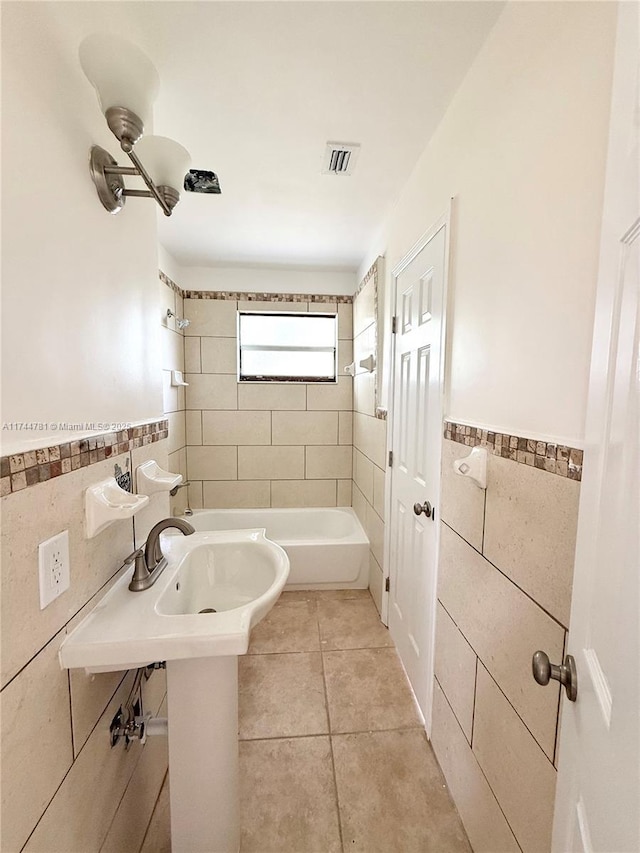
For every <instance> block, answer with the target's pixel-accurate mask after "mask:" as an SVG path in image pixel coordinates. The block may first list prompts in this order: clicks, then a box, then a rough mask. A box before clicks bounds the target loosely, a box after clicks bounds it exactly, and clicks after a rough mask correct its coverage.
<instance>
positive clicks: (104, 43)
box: [80, 34, 191, 216]
mask: <svg viewBox="0 0 640 853" xmlns="http://www.w3.org/2000/svg"><path fill="white" fill-rule="evenodd" d="M80 64H81V66H82V70H83V71H84V73H85V75H86V76H87V79H88V80H89V82H90V83H91V84H92V85H93V87H94V88H95V90H96V92H97V95H98V101H99V103H100V108H101V109H102V112H103V113H104V116H105V118H106V120H107V124H108V126H109V129H110V130H111V132H112V133H113V135H114V136H115V137H116V139H117V140H118V142H119V143H120V147H121V149H122V150H123V151H124V152H125V154H126V155H127V156H128V157H129V159H130V160H131V162H132V163H133V166H119V165H118V163H117V161H116V160H115V159H114V158H113V157H112V156H111V155H110V154H109V152H108V151H105V149H104V148H100V146H98V145H94V146H93V147H92V148H91V155H90V164H89V165H90V170H91V177H92V179H93V182H94V184H95V186H96V190H97V192H98V198H99V199H100V201H101V202H102V205H103V207H105V208H106V209H107V210H108V211H109V213H119V212H120V211H121V210H122V208H123V207H124V203H125V201H126V198H127V197H128V196H129V197H136V198H155V200H156V201H157V202H158V204H159V205H160V207H161V208H162V211H163V213H164V214H165V216H171V212H172V211H173V208H174V207H175V206H176V204H177V203H178V201H179V200H180V190H181V189H182V187H183V183H184V176H185V174H186V173H187V172H188V171H189V167H190V165H191V157H190V155H189V152H188V151H187V150H186V149H185V148H183V147H182V145H179V144H178V143H177V142H174V141H173V140H172V139H167V137H164V136H146V137H144V138H142V136H143V133H144V126H145V122H147V121H148V120H149V119H150V118H151V111H152V107H153V102H154V100H155V98H156V96H157V94H158V90H159V88H160V79H159V77H158V72H157V71H156V69H155V68H154V66H153V63H152V62H151V60H150V59H149V57H148V56H147V55H146V54H145V53H144V52H143V51H142V50H140V48H139V47H136V45H134V44H131V43H130V42H127V41H124V40H123V39H119V38H117V37H115V36H106V35H101V34H95V35H91V36H88V37H87V38H85V39H84V41H83V42H82V44H81V45H80ZM134 146H135V148H134ZM142 157H144V160H145V162H146V163H147V168H145V167H144V166H143V165H142V162H141V158H142ZM126 175H139V176H140V177H141V178H142V180H143V181H144V182H145V184H146V186H147V189H146V190H131V189H126V187H125V185H124V180H123V178H124V176H126Z"/></svg>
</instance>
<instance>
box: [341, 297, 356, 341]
mask: <svg viewBox="0 0 640 853" xmlns="http://www.w3.org/2000/svg"><path fill="white" fill-rule="evenodd" d="M338 338H339V339H340V340H341V341H343V340H347V341H350V340H353V306H352V305H350V304H348V303H346V304H345V303H340V304H339V305H338Z"/></svg>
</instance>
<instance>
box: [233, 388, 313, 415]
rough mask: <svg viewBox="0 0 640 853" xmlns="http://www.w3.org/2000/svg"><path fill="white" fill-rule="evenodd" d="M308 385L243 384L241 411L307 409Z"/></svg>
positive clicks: (241, 389) (240, 395) (239, 405)
mask: <svg viewBox="0 0 640 853" xmlns="http://www.w3.org/2000/svg"><path fill="white" fill-rule="evenodd" d="M306 406H307V389H306V385H293V384H292V385H280V384H278V383H264V384H263V383H260V384H253V383H246V382H245V383H241V384H240V386H239V388H238V408H239V409H271V410H273V409H278V410H284V411H286V410H288V409H291V410H293V409H305V408H306Z"/></svg>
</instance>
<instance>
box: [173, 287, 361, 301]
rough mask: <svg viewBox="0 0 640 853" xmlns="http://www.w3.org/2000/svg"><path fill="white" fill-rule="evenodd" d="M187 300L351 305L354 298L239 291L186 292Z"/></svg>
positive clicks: (314, 294) (332, 295)
mask: <svg viewBox="0 0 640 853" xmlns="http://www.w3.org/2000/svg"><path fill="white" fill-rule="evenodd" d="M184 298H185V299H225V300H228V301H230V302H232V301H243V302H315V303H322V304H324V303H326V302H337V303H338V304H340V305H349V304H350V303H351V302H353V296H336V295H334V294H331V293H327V294H318V293H257V292H256V293H241V292H240V291H237V290H185V291H184Z"/></svg>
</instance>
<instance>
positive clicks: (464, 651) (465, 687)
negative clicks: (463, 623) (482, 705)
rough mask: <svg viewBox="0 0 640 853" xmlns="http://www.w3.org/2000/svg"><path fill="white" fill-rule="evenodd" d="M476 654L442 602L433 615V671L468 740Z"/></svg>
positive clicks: (469, 737) (470, 725)
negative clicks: (434, 623)
mask: <svg viewBox="0 0 640 853" xmlns="http://www.w3.org/2000/svg"><path fill="white" fill-rule="evenodd" d="M476 661H477V657H476V653H475V652H474V651H473V649H472V648H471V646H470V645H469V643H468V642H467V641H466V640H465V638H464V636H463V635H462V634H461V633H460V631H459V630H458V628H457V626H456V624H455V622H454V621H453V619H452V618H451V617H450V616H449V614H448V613H447V611H446V610H445V609H444V607H443V606H442V604H441V603H440V602H438V607H437V615H436V660H435V673H436V678H437V679H438V681H439V682H440V685H441V686H442V689H443V691H444V692H445V694H446V697H447V700H448V702H449V705H451V708H452V710H453V712H454V714H455V715H456V718H457V720H458V723H459V725H460V728H461V729H462V731H463V732H464V735H465V737H466V739H467V740H468V741H469V743H471V732H472V728H473V706H474V701H475V681H476Z"/></svg>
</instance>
